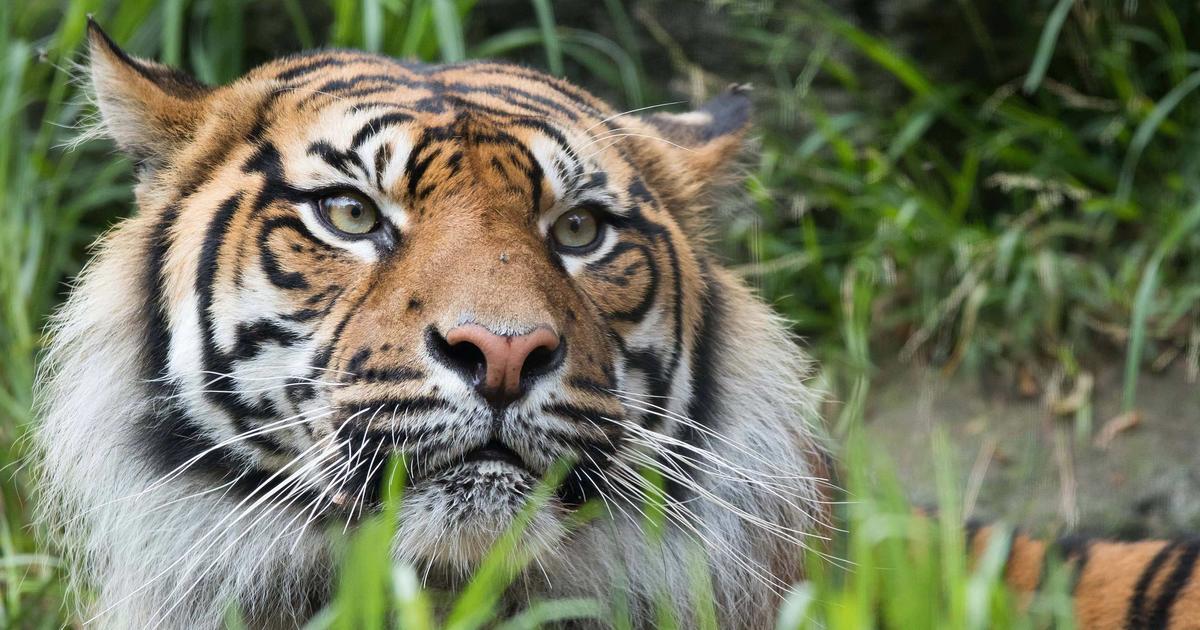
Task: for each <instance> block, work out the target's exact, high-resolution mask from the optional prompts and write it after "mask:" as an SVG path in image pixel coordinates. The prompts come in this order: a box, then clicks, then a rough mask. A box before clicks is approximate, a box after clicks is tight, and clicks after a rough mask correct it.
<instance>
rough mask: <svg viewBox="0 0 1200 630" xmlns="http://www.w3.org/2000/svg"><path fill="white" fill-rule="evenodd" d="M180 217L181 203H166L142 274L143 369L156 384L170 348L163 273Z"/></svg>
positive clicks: (161, 376)
mask: <svg viewBox="0 0 1200 630" xmlns="http://www.w3.org/2000/svg"><path fill="white" fill-rule="evenodd" d="M178 218H179V206H178V205H177V204H172V205H170V206H167V207H166V208H165V209H163V211H162V215H161V216H159V219H158V223H156V224H155V226H154V232H153V233H152V234H151V235H150V243H149V245H148V247H147V251H146V270H145V272H144V273H143V275H142V290H143V291H145V301H144V304H143V306H142V313H143V317H145V327H146V330H145V342H144V344H145V349H146V350H145V352H146V360H145V366H144V368H143V373H144V374H145V376H146V380H147V381H148V382H150V383H151V387H155V383H158V382H159V380H158V379H161V378H163V377H165V376H166V375H167V354H168V353H169V352H170V349H171V328H170V325H169V324H168V322H167V315H166V311H165V308H164V304H163V302H162V301H163V296H164V295H165V292H166V289H165V284H166V278H165V277H164V275H163V265H164V264H165V263H166V259H167V253H168V251H169V250H170V248H171V230H172V227H173V226H174V225H175V221H176V219H178Z"/></svg>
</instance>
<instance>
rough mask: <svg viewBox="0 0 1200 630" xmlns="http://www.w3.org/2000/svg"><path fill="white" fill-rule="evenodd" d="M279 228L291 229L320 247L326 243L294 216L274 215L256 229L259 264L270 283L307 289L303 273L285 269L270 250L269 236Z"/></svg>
mask: <svg viewBox="0 0 1200 630" xmlns="http://www.w3.org/2000/svg"><path fill="white" fill-rule="evenodd" d="M281 229H290V230H293V231H295V232H296V233H298V234H299V235H300V236H302V237H304V238H305V239H307V240H309V241H310V242H312V243H315V244H317V245H319V246H321V247H328V245H326V244H325V242H324V241H321V240H319V239H317V237H315V236H313V234H312V233H311V232H309V231H308V227H306V226H305V225H304V222H303V221H301V220H300V219H299V218H298V217H295V216H290V215H289V216H282V217H274V218H272V219H270V220H268V221H265V222H263V224H262V227H261V228H259V230H258V258H259V264H260V265H261V266H262V269H263V272H264V273H266V274H267V279H268V280H270V281H271V284H274V285H275V286H277V287H279V288H281V289H288V290H301V289H307V288H309V284H308V279H306V278H305V277H304V274H303V273H301V272H299V271H285V270H284V269H283V267H282V266H281V265H280V264H279V259H278V258H276V257H275V252H273V251H271V246H270V243H269V242H268V241H270V239H271V236H272V235H273V234H274V233H275V231H276V230H281Z"/></svg>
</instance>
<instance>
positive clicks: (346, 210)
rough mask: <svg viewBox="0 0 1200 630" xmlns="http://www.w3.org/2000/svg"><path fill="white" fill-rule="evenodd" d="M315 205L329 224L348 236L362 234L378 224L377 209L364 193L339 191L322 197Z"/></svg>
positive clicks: (370, 230) (373, 228)
mask: <svg viewBox="0 0 1200 630" xmlns="http://www.w3.org/2000/svg"><path fill="white" fill-rule="evenodd" d="M317 206H318V208H319V209H320V211H321V214H322V215H323V216H324V217H325V220H326V221H328V223H329V225H331V226H333V228H334V229H336V230H338V231H339V232H342V233H343V234H346V235H349V236H362V235H364V234H368V233H370V232H372V231H373V230H375V228H377V227H378V226H379V211H378V210H376V208H375V204H374V203H372V202H371V200H370V199H368V198H367V197H365V196H364V195H359V194H357V193H349V192H339V193H336V194H333V195H330V196H328V197H324V198H322V199H321V200H320V202H318V204H317Z"/></svg>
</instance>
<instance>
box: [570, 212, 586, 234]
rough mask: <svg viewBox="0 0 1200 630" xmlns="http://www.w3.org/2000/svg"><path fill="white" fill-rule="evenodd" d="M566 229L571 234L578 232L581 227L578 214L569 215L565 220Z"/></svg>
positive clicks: (581, 219)
mask: <svg viewBox="0 0 1200 630" xmlns="http://www.w3.org/2000/svg"><path fill="white" fill-rule="evenodd" d="M567 227H568V229H570V230H571V231H572V232H579V230H580V228H582V227H583V217H582V216H580V215H578V214H573V215H571V217H570V218H569V219H567Z"/></svg>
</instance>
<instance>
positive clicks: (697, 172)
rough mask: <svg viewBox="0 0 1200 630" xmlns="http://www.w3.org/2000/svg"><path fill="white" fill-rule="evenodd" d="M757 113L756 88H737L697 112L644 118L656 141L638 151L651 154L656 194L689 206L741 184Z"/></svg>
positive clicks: (642, 143)
mask: <svg viewBox="0 0 1200 630" xmlns="http://www.w3.org/2000/svg"><path fill="white" fill-rule="evenodd" d="M752 110H753V107H752V105H751V102H750V86H748V85H731V86H729V87H728V88H726V89H725V91H724V92H723V93H721V94H720V95H719V96H717V97H716V98H714V99H712V100H710V101H708V102H707V103H705V104H704V105H702V106H700V107H699V108H698V109H695V110H693V111H690V112H685V113H682V114H652V115H649V116H644V117H643V118H642V119H643V120H645V121H646V122H647V123H649V124H650V126H651V127H652V128H653V131H654V136H655V137H654V138H641V139H640V141H639V142H638V145H639V147H641V149H642V151H644V152H645V153H648V154H650V159H649V160H643V162H644V164H643V168H644V169H647V172H648V173H647V174H648V176H649V177H650V179H652V180H654V181H653V183H654V184H655V188H656V191H657V192H659V194H665V195H668V196H673V197H680V198H681V200H683V201H686V202H695V201H698V200H699V201H703V197H705V196H706V194H707V193H711V192H713V191H714V189H716V188H719V187H720V186H722V185H728V184H729V183H731V181H733V180H736V178H737V177H738V174H739V173H738V171H739V169H738V164H737V162H738V159H737V158H738V157H739V154H741V153H742V150H743V148H744V145H745V138H746V132H747V130H749V128H750V122H751V113H752Z"/></svg>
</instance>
